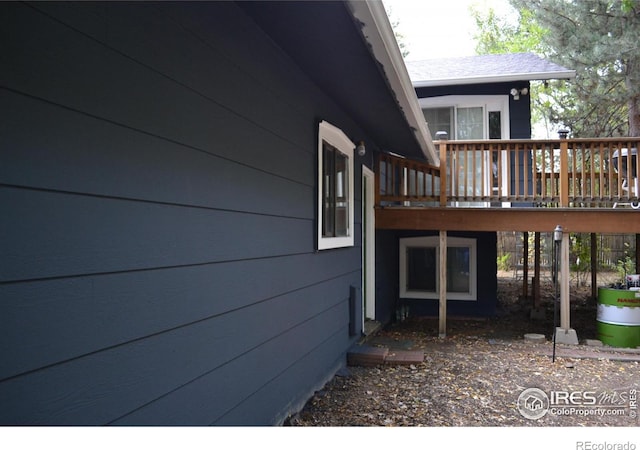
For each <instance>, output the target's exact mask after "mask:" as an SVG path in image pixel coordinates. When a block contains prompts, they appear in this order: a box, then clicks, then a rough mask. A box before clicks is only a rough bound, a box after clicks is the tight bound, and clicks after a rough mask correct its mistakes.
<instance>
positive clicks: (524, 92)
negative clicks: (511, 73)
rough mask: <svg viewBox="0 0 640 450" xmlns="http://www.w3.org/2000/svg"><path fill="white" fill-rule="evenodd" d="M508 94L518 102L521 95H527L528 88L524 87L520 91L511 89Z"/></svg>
mask: <svg viewBox="0 0 640 450" xmlns="http://www.w3.org/2000/svg"><path fill="white" fill-rule="evenodd" d="M509 93H510V94H511V96H512V97H513V99H514V100H520V96H521V95H527V94H528V93H529V88H526V87H524V88H522V89H516V88H511V91H510V92H509Z"/></svg>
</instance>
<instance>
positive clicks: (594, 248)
mask: <svg viewBox="0 0 640 450" xmlns="http://www.w3.org/2000/svg"><path fill="white" fill-rule="evenodd" d="M636 242H637V240H636ZM597 298H598V241H597V239H596V234H595V233H591V300H594V301H595V300H596V299H597Z"/></svg>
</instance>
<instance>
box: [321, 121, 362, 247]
mask: <svg viewBox="0 0 640 450" xmlns="http://www.w3.org/2000/svg"><path fill="white" fill-rule="evenodd" d="M354 148H355V145H354V144H353V142H351V140H350V139H349V138H348V137H347V136H346V135H345V134H344V133H343V132H342V130H340V129H339V128H336V127H334V126H333V125H331V124H329V123H328V122H324V121H323V122H321V123H320V125H319V129H318V250H325V249H330V248H339V247H352V246H353V216H354V208H353V150H354Z"/></svg>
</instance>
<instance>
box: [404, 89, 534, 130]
mask: <svg viewBox="0 0 640 450" xmlns="http://www.w3.org/2000/svg"><path fill="white" fill-rule="evenodd" d="M514 87H515V88H518V89H521V88H523V87H526V88H527V89H530V88H531V86H530V83H529V81H515V82H509V83H486V84H466V85H459V86H437V87H422V88H416V94H417V95H418V98H427V97H439V96H443V95H509V92H510V91H511V88H514ZM509 119H510V127H509V132H510V139H531V97H530V96H529V95H523V96H521V97H520V99H519V100H514V99H513V97H511V96H510V95H509Z"/></svg>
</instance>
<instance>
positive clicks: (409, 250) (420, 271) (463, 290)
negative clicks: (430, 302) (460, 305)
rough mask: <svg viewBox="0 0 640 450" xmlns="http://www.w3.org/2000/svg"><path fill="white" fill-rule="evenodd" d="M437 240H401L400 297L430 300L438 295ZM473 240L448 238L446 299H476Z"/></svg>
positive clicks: (438, 240) (423, 237) (438, 243)
mask: <svg viewBox="0 0 640 450" xmlns="http://www.w3.org/2000/svg"><path fill="white" fill-rule="evenodd" d="M439 254H440V239H439V237H438V236H422V237H412V238H403V239H400V297H402V298H433V299H437V298H438V297H439V293H440V260H439V256H438V255H439ZM476 271H477V265H476V240H475V239H469V238H456V237H448V238H447V299H448V300H471V301H475V300H477V299H478V298H477V278H476Z"/></svg>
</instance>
